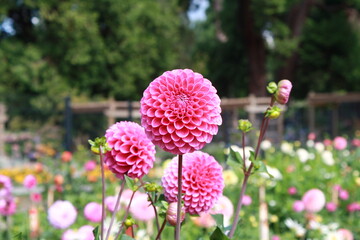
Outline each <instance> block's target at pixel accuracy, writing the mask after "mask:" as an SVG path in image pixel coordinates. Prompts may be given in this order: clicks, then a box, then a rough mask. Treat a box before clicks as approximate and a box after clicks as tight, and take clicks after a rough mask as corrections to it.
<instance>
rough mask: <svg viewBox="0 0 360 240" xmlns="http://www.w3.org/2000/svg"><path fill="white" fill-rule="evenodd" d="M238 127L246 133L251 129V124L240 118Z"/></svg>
mask: <svg viewBox="0 0 360 240" xmlns="http://www.w3.org/2000/svg"><path fill="white" fill-rule="evenodd" d="M238 128H239V129H240V131H242V132H244V133H246V132H249V131H250V130H251V129H252V124H251V122H250V121H249V120H247V119H240V120H239V126H238Z"/></svg>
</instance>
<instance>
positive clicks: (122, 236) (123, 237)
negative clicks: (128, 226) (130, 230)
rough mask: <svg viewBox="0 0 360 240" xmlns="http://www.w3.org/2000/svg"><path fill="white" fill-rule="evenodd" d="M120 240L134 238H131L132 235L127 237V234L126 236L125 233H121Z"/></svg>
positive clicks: (131, 239)
mask: <svg viewBox="0 0 360 240" xmlns="http://www.w3.org/2000/svg"><path fill="white" fill-rule="evenodd" d="M120 240H135V239H134V238H132V237H129V236H128V235H126V234H123V235H121V238H120Z"/></svg>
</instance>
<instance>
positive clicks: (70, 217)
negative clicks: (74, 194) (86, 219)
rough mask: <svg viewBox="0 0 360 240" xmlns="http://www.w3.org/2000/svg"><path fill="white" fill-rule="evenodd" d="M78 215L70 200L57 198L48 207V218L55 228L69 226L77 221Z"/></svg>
mask: <svg viewBox="0 0 360 240" xmlns="http://www.w3.org/2000/svg"><path fill="white" fill-rule="evenodd" d="M76 217H77V212H76V209H75V207H74V206H73V205H72V204H71V202H69V201H62V200H57V201H56V202H54V203H53V204H52V205H51V206H50V207H49V209H48V220H49V222H50V224H51V225H52V226H53V227H55V228H59V229H65V228H68V227H69V226H70V225H72V224H73V223H74V222H75V220H76Z"/></svg>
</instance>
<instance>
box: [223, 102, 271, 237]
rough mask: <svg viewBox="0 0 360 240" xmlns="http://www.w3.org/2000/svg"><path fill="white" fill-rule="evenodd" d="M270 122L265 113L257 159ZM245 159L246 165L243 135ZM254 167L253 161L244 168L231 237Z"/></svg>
mask: <svg viewBox="0 0 360 240" xmlns="http://www.w3.org/2000/svg"><path fill="white" fill-rule="evenodd" d="M274 103H275V98H274V97H272V98H271V103H270V107H272V106H273V105H274ZM268 124H269V118H266V117H265V115H264V118H263V120H262V123H261V127H260V135H259V138H258V142H257V146H256V150H255V160H256V158H257V156H258V154H259V151H260V145H261V142H262V140H263V139H264V136H265V132H266V130H267V127H268ZM243 155H244V157H243V159H244V165H245V137H244V135H243ZM253 167H254V164H253V162H251V164H250V166H249V168H248V169H246V166H245V168H244V180H243V183H242V186H241V191H240V195H239V200H238V202H237V205H236V210H235V214H234V216H235V217H234V221H233V224H232V226H231V229H230V232H229V235H228V236H229V238H233V236H234V234H235V230H236V227H237V224H238V221H239V217H240V215H239V214H240V211H241V207H242V200H243V197H244V195H245V191H246V186H247V183H248V180H249V177H250V175H251V171H252V169H253Z"/></svg>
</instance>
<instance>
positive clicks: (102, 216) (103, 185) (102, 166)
mask: <svg viewBox="0 0 360 240" xmlns="http://www.w3.org/2000/svg"><path fill="white" fill-rule="evenodd" d="M99 152H100V167H101V190H102V200H101V240H104V221H105V215H106V213H105V173H104V160H103V155H102V149H101V147H99Z"/></svg>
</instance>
